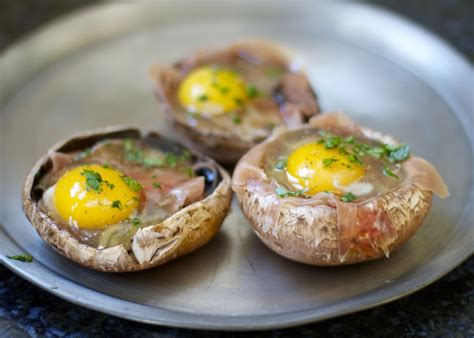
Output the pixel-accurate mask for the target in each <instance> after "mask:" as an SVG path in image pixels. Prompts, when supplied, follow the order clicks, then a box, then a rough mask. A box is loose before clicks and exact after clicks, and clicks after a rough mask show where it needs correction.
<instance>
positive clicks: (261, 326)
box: [0, 1, 474, 331]
mask: <svg viewBox="0 0 474 338" xmlns="http://www.w3.org/2000/svg"><path fill="white" fill-rule="evenodd" d="M348 4H349V3H348V2H345V1H336V2H334V3H331V4H329V3H325V5H329V6H336V7H337V6H345V5H348ZM114 5H115V3H106V4H97V5H92V6H86V7H85V8H82V9H79V10H75V11H73V12H71V13H70V14H68V15H66V16H63V17H60V18H58V19H56V20H53V21H51V22H50V23H48V24H47V25H46V26H43V27H42V28H41V29H40V30H37V31H35V32H33V33H31V34H30V35H28V36H27V37H25V38H23V39H21V40H20V41H18V42H17V43H15V44H13V45H11V46H10V47H9V48H7V49H6V50H4V51H3V52H2V53H1V54H0V62H1V61H2V60H3V59H4V58H5V56H6V55H7V54H8V53H9V52H11V51H13V50H16V49H17V48H18V47H19V46H21V45H22V44H26V43H28V41H30V40H34V39H35V38H36V37H37V36H39V35H40V34H47V32H48V30H51V29H60V28H61V27H63V26H65V25H68V24H69V23H70V21H72V20H80V18H81V17H84V16H87V15H88V14H89V13H93V12H96V11H99V10H104V9H105V8H108V7H110V6H114ZM350 5H351V6H356V7H358V8H359V9H362V10H365V11H368V12H372V13H371V14H372V15H378V16H384V17H388V18H392V20H394V19H395V20H397V21H399V22H400V23H401V24H403V25H408V27H409V28H410V30H415V31H417V32H418V34H421V35H422V36H425V37H427V38H429V39H432V40H434V41H436V42H437V43H438V45H439V46H441V47H442V48H444V49H445V50H446V51H448V52H450V53H451V54H452V55H453V56H454V57H455V58H456V62H457V63H460V64H463V66H466V65H467V66H468V67H469V68H471V69H472V67H471V65H470V62H469V61H467V59H466V58H465V57H464V56H463V55H462V54H460V53H459V51H458V50H457V49H456V48H454V47H453V46H452V45H451V44H449V43H447V42H445V41H444V40H442V39H441V38H439V37H438V36H436V35H434V34H433V33H431V32H430V31H428V30H427V29H426V28H424V27H422V26H420V25H418V24H416V23H414V22H412V21H411V20H408V19H406V18H404V17H403V16H401V15H400V14H397V13H393V12H391V11H389V10H386V9H383V8H381V7H380V6H378V5H373V4H365V3H350ZM59 59H61V58H59ZM54 62H56V61H54ZM54 62H53V63H54ZM421 79H422V80H424V79H423V78H421ZM424 82H426V81H425V80H424ZM426 83H427V84H428V85H432V84H431V83H429V82H426ZM434 90H435V91H436V92H437V94H438V95H441V94H440V93H439V91H438V90H436V88H434ZM443 99H445V98H444V97H443ZM446 103H447V104H448V105H449V106H450V108H451V109H452V110H453V112H454V113H455V114H456V117H457V118H458V119H461V118H462V119H467V120H469V118H470V116H469V112H468V113H467V116H465V115H464V116H462V115H463V114H461V113H462V112H460V111H459V110H458V109H454V108H453V107H452V106H451V105H450V104H449V103H448V102H446ZM471 113H473V112H472V111H471ZM471 120H472V117H471ZM460 121H461V120H460ZM468 124H469V123H468ZM471 125H472V123H471ZM463 127H464V128H463V129H465V130H466V129H467V128H468V127H469V125H468V126H467V127H466V125H465V124H463ZM466 136H467V139H468V142H469V143H470V146H471V150H473V149H474V143H473V138H472V137H469V134H468V133H467V135H466ZM471 136H472V135H471ZM470 184H471V190H470V193H469V199H468V202H467V203H466V205H468V203H469V201H474V191H473V189H472V187H473V181H472V176H471V182H470ZM465 217H466V209H464V213H463V215H462V216H461V218H460V220H462V219H464V218H465ZM2 218H3V217H2ZM0 243H3V244H2V245H1V246H0V253H1V255H0V263H1V264H2V265H4V266H5V267H6V268H8V269H9V270H11V271H13V272H14V273H16V274H18V275H20V276H21V277H23V278H24V279H26V280H28V281H29V282H31V283H32V284H34V285H36V286H38V287H40V288H42V289H44V290H45V291H47V292H49V293H52V294H54V295H55V296H58V297H59V298H61V299H64V300H66V301H69V302H71V303H74V304H76V305H80V306H83V307H86V308H89V309H92V310H95V311H99V312H103V313H107V314H111V315H114V316H117V317H121V318H124V319H128V320H133V321H137V322H141V323H146V324H153V325H164V326H171V327H183V328H194V329H212V330H238V331H241V330H242V331H246V330H265V329H274V328H285V327H291V326H298V325H303V324H308V323H314V322H316V321H321V320H325V319H329V318H333V317H338V316H342V315H346V314H349V313H354V312H358V311H362V310H366V309H369V308H373V307H376V306H380V305H383V304H386V303H389V302H392V301H395V300H397V299H399V298H402V297H405V296H407V295H409V294H412V293H414V292H416V291H418V290H420V289H422V288H424V287H425V286H427V285H429V284H431V283H433V282H434V281H436V280H438V279H439V278H441V277H443V276H444V275H446V274H447V273H449V272H450V271H452V270H453V269H454V268H455V267H456V266H458V265H459V264H461V263H462V262H464V261H465V260H466V259H468V258H469V257H470V256H471V255H472V254H473V252H474V248H471V249H469V248H466V249H465V250H460V251H458V252H456V257H455V258H453V259H452V262H454V263H453V264H450V265H445V266H443V268H444V269H441V270H438V272H437V273H434V274H432V275H431V277H430V278H428V279H426V278H425V279H423V280H422V281H418V283H414V284H415V286H414V287H411V288H410V287H406V288H405V289H402V290H398V291H397V284H398V283H394V284H390V285H388V286H386V285H385V286H381V287H380V288H377V289H374V290H370V291H368V292H365V293H362V294H358V295H355V296H352V297H350V298H348V299H343V300H340V301H337V302H335V303H333V304H330V305H322V306H319V307H315V308H310V309H303V310H297V311H294V312H286V313H279V314H265V315H256V316H255V315H252V316H240V317H231V316H215V315H209V314H192V313H188V312H182V311H175V310H171V309H163V308H159V307H152V306H147V305H142V304H137V303H134V302H132V301H128V300H122V299H119V298H115V297H113V296H109V295H106V294H102V293H100V292H98V291H95V290H92V289H89V288H87V287H85V286H82V285H78V284H75V282H74V281H73V280H70V279H68V278H67V277H66V276H64V275H61V274H58V273H56V272H54V271H51V270H50V269H49V268H48V267H47V266H44V265H42V264H41V263H39V262H38V261H35V262H33V263H32V264H28V265H25V263H20V262H16V261H12V260H9V259H7V258H6V257H5V253H6V251H5V248H6V247H12V248H16V249H22V248H21V247H20V246H19V245H18V244H17V243H16V242H15V241H14V240H13V239H12V238H10V236H9V235H7V233H6V232H5V231H4V230H3V227H2V226H1V224H0ZM439 251H440V250H438V251H436V252H434V253H433V254H432V255H431V256H430V257H428V258H427V260H428V261H431V260H436V259H437V256H438V255H439ZM438 259H439V258H438ZM426 268H427V264H425V265H423V266H421V267H420V268H418V270H419V269H426ZM41 274H49V275H50V277H54V279H57V280H61V283H62V285H66V287H63V286H61V287H58V288H56V285H55V284H52V283H51V282H49V281H47V280H46V279H44V278H42V277H44V276H42V275H41ZM409 275H410V272H408V273H406V274H405V275H403V276H401V277H400V280H403V279H405V278H407V277H409ZM417 278H418V279H419V277H417ZM69 286H71V287H72V288H71V289H69ZM382 288H383V289H385V290H389V291H391V292H389V293H388V297H386V298H384V299H378V300H372V301H371V300H370V297H369V296H370V295H371V294H373V293H374V292H375V291H377V290H379V289H382ZM391 289H394V290H391ZM72 290H74V293H75V295H74V296H73V295H71V291H72ZM79 295H81V297H79ZM97 295H100V297H106V298H107V299H108V300H111V301H112V300H113V301H114V302H118V303H119V304H123V305H126V306H127V305H130V306H129V308H130V307H135V308H137V307H138V308H140V309H143V310H146V312H147V313H150V314H152V313H159V314H160V315H161V317H159V318H156V317H147V318H143V316H141V315H136V314H134V312H131V314H130V313H128V314H127V313H125V312H124V311H123V310H122V311H121V310H120V309H121V307H118V309H117V307H114V306H113V305H112V304H110V303H105V302H104V304H100V303H96V302H94V301H95V300H97V299H96V298H95V297H96V296H97ZM364 299H365V302H364ZM376 299H377V298H376ZM356 300H358V303H359V305H358V306H357V307H351V306H350V302H354V301H356ZM341 303H342V307H341ZM344 304H346V305H344ZM321 307H324V308H326V310H325V311H324V312H323V314H322V315H321V313H320V308H321ZM328 308H329V310H327V309H328ZM135 313H141V312H140V311H136V312H135Z"/></svg>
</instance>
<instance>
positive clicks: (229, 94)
mask: <svg viewBox="0 0 474 338" xmlns="http://www.w3.org/2000/svg"><path fill="white" fill-rule="evenodd" d="M151 76H152V78H153V79H154V81H155V84H156V92H157V97H158V100H159V102H160V103H161V105H162V106H163V108H164V111H165V113H166V116H167V118H168V120H169V121H171V123H172V124H173V127H174V128H175V129H176V131H177V132H179V133H180V135H181V136H182V137H183V138H184V139H185V140H186V143H187V145H188V146H189V147H193V148H196V149H198V150H199V151H201V152H203V153H204V154H206V155H209V156H210V157H212V158H214V159H215V160H217V161H219V162H222V163H226V164H234V163H236V162H237V161H238V160H239V159H240V157H241V156H242V155H243V154H244V153H245V152H247V151H248V150H249V149H250V148H251V147H252V146H254V145H256V144H257V143H259V142H261V141H263V140H264V139H265V138H266V137H268V136H269V135H270V134H271V131H272V129H273V128H274V127H276V126H280V125H286V126H289V127H296V126H299V125H302V124H303V123H306V122H307V121H308V120H309V118H311V117H312V116H314V115H315V114H317V113H319V106H318V103H317V99H316V95H315V93H314V91H313V89H312V88H311V86H310V84H309V82H308V79H307V77H306V75H305V73H304V72H303V71H302V70H301V69H300V67H299V66H298V65H297V63H296V62H293V60H291V59H290V57H289V56H288V55H287V54H286V53H285V52H283V51H282V49H281V48H279V47H278V46H276V45H275V44H273V43H270V42H267V41H263V40H257V39H255V40H245V41H240V42H237V43H234V44H232V45H230V46H228V47H227V48H224V49H220V50H201V51H198V52H196V53H194V54H193V55H190V56H188V57H187V58H185V59H183V60H181V61H179V62H177V63H175V64H174V65H173V66H171V67H166V66H161V65H158V64H157V65H154V66H153V67H152V69H151Z"/></svg>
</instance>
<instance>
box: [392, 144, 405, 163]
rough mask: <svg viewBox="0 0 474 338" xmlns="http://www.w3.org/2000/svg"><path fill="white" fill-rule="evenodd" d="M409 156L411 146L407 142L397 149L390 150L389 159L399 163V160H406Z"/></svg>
mask: <svg viewBox="0 0 474 338" xmlns="http://www.w3.org/2000/svg"><path fill="white" fill-rule="evenodd" d="M386 149H387V147H386ZM409 156H410V147H409V146H408V145H406V144H403V145H401V146H399V147H397V148H395V149H392V150H389V155H388V160H389V161H390V162H391V163H398V162H402V161H405V160H406V159H407V158H408V157H409Z"/></svg>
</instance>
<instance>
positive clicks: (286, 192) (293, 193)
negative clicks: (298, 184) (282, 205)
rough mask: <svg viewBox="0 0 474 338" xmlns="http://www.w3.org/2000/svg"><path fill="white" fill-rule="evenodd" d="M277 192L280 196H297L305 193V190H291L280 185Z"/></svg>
mask: <svg viewBox="0 0 474 338" xmlns="http://www.w3.org/2000/svg"><path fill="white" fill-rule="evenodd" d="M275 193H276V194H277V195H278V197H280V198H284V197H289V196H294V197H296V196H301V195H302V194H303V193H304V190H295V191H290V190H286V189H285V188H283V187H278V188H276V189H275Z"/></svg>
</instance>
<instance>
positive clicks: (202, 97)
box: [197, 94, 209, 102]
mask: <svg viewBox="0 0 474 338" xmlns="http://www.w3.org/2000/svg"><path fill="white" fill-rule="evenodd" d="M208 99H209V97H208V96H207V95H206V94H202V95H199V96H198V98H197V100H198V101H200V102H204V101H207V100H208Z"/></svg>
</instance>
